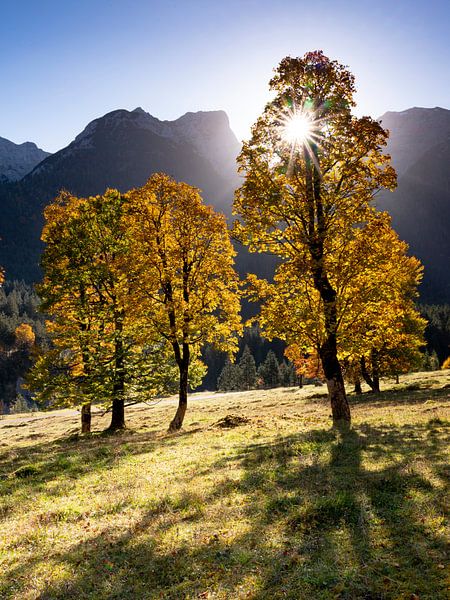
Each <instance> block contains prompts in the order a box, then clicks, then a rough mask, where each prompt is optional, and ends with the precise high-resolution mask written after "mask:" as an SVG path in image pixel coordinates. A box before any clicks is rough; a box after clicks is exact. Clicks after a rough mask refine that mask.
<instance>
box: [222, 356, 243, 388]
mask: <svg viewBox="0 0 450 600" xmlns="http://www.w3.org/2000/svg"><path fill="white" fill-rule="evenodd" d="M217 389H218V390H219V391H221V392H238V391H240V390H242V389H244V379H243V374H242V370H241V368H240V367H239V365H236V364H233V363H232V362H231V361H230V360H227V362H226V363H225V365H224V367H223V369H222V371H221V373H220V375H219V378H218V380H217Z"/></svg>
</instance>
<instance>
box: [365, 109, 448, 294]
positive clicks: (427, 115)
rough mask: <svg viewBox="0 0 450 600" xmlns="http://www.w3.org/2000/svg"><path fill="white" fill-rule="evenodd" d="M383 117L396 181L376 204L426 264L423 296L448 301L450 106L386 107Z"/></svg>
mask: <svg viewBox="0 0 450 600" xmlns="http://www.w3.org/2000/svg"><path fill="white" fill-rule="evenodd" d="M381 122H382V125H383V127H386V128H387V129H389V131H390V139H389V144H388V148H387V151H388V152H389V153H390V154H391V156H392V159H393V164H394V167H395V168H396V170H397V175H398V186H397V189H396V190H395V192H393V193H388V192H383V193H380V194H379V196H378V197H377V206H378V207H379V208H380V209H382V210H387V211H388V212H389V213H390V214H391V216H392V225H393V227H394V228H395V229H396V231H397V232H398V234H399V236H400V237H401V238H402V239H404V240H406V241H407V242H408V244H409V247H410V252H411V254H414V255H415V256H417V257H418V258H419V259H420V260H421V261H422V263H423V264H424V267H425V271H424V280H423V284H422V285H421V289H420V294H421V300H422V301H424V302H435V303H442V302H450V273H449V266H450V110H446V109H443V108H417V107H416V108H411V109H409V110H405V111H403V112H398V113H396V112H388V113H386V114H385V115H383V116H382V117H381Z"/></svg>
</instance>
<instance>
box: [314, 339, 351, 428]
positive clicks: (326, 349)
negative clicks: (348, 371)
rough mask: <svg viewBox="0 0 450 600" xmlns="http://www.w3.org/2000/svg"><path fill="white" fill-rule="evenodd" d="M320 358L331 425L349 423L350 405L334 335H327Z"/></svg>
mask: <svg viewBox="0 0 450 600" xmlns="http://www.w3.org/2000/svg"><path fill="white" fill-rule="evenodd" d="M320 358H321V361H322V367H323V371H324V373H325V379H326V382H327V388H328V398H329V400H330V404H331V412H332V416H333V425H338V426H339V425H340V424H341V423H343V422H346V423H348V424H349V423H350V421H351V417H350V407H349V405H348V401H347V395H346V393H345V386H344V378H343V377H342V370H341V365H340V363H339V360H338V358H337V346H336V336H335V335H329V336H328V339H327V340H326V342H325V343H324V344H322V347H321V348H320Z"/></svg>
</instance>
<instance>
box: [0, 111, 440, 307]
mask: <svg viewBox="0 0 450 600" xmlns="http://www.w3.org/2000/svg"><path fill="white" fill-rule="evenodd" d="M381 121H382V125H383V126H384V127H386V128H388V129H389V130H390V140H389V145H388V149H387V151H388V152H390V153H391V155H392V158H393V163H394V166H395V167H396V169H397V172H398V176H399V177H398V188H397V190H396V191H395V192H394V193H389V192H382V193H380V194H379V195H377V204H378V207H379V208H380V209H382V210H387V211H388V212H389V213H390V214H391V215H392V222H393V226H394V227H395V229H396V230H397V231H398V233H399V235H400V237H401V238H402V239H404V240H406V241H407V242H408V243H409V245H410V251H411V253H412V254H414V255H416V256H417V257H418V258H420V260H421V261H422V262H423V264H424V266H425V276H424V283H423V284H422V286H421V300H422V301H423V302H429V303H433V302H434V303H443V302H450V275H449V272H448V269H449V264H450V235H449V233H450V232H449V229H450V218H449V217H450V170H449V164H450V111H449V110H446V109H443V108H411V109H409V110H406V111H403V112H388V113H386V114H385V115H383V116H382V117H381ZM239 150H240V144H239V142H238V140H237V139H236V137H235V135H234V134H233V132H232V131H231V129H230V126H229V123H228V118H227V115H226V114H225V113H224V112H222V111H213V112H195V113H187V114H185V115H183V116H182V117H180V118H179V119H176V120H175V121H160V120H159V119H157V118H155V117H153V116H152V115H150V114H148V113H146V112H145V111H143V110H142V109H141V108H137V109H135V110H133V111H127V110H116V111H113V112H111V113H108V114H107V115H104V116H103V117H100V118H98V119H95V120H94V121H92V122H91V123H89V125H88V126H87V127H86V128H85V129H84V131H82V132H81V133H80V134H79V135H78V136H77V137H76V138H75V140H74V141H73V142H72V143H71V144H69V145H68V146H67V147H66V148H63V149H62V150H60V151H59V152H57V153H56V154H53V155H51V156H48V157H47V158H45V160H43V161H42V162H41V163H40V164H39V165H37V166H36V167H35V168H34V169H33V170H32V171H31V172H30V173H28V174H27V175H26V176H25V177H23V178H22V179H21V180H20V181H16V182H8V183H5V184H3V185H0V205H1V211H0V236H1V238H2V241H1V242H0V265H2V266H3V267H5V269H6V274H7V277H8V278H24V279H25V280H27V281H36V280H38V279H39V278H40V273H39V268H38V260H39V255H40V252H41V250H42V245H41V242H40V241H39V236H40V232H41V229H42V224H43V217H42V210H43V208H44V206H45V205H46V204H48V202H49V201H51V200H52V198H54V197H55V196H56V195H57V193H58V191H59V190H60V189H62V188H65V189H68V190H69V191H71V192H73V193H74V194H78V195H92V194H99V193H102V192H103V191H104V190H105V188H107V187H116V188H119V189H120V190H122V191H126V190H128V189H130V188H132V187H135V186H139V185H142V184H143V183H144V182H145V181H146V180H147V178H148V177H149V176H150V175H151V174H152V173H154V172H157V171H163V172H166V173H168V174H169V175H172V176H173V177H174V178H175V179H177V180H181V181H186V182H187V183H190V184H192V185H195V186H197V187H199V188H200V189H201V190H202V194H203V197H204V199H205V201H206V202H207V203H209V204H212V205H213V206H214V207H215V208H217V209H218V210H220V211H222V212H224V213H225V214H226V215H227V216H230V213H231V204H232V198H233V192H234V189H236V187H238V185H239V181H240V180H239V177H238V175H237V173H236V162H235V159H236V155H237V154H238V152H239ZM273 264H274V260H273V258H272V257H268V256H262V255H257V254H256V255H255V254H253V255H250V254H249V253H248V252H247V251H246V250H245V249H242V248H240V249H239V255H238V258H237V266H238V270H239V271H240V272H241V273H246V272H258V273H260V274H261V275H263V276H268V275H269V274H270V272H271V270H272V268H273Z"/></svg>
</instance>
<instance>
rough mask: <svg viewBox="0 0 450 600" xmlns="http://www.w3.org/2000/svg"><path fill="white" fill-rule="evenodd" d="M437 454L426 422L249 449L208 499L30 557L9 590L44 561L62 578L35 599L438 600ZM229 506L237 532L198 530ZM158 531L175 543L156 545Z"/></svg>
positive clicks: (441, 545)
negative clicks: (186, 531)
mask: <svg viewBox="0 0 450 600" xmlns="http://www.w3.org/2000/svg"><path fill="white" fill-rule="evenodd" d="M444 453H445V439H444V431H443V428H442V427H441V426H440V425H439V424H434V425H433V424H432V423H431V424H427V425H416V426H414V427H409V426H403V427H401V426H399V427H394V426H390V425H386V426H379V427H374V426H372V425H368V424H363V425H361V426H359V428H358V429H356V430H351V431H349V432H346V433H337V432H333V431H325V430H315V431H312V432H310V433H306V434H299V435H291V436H285V437H280V438H279V439H277V440H276V442H274V443H272V444H250V445H247V446H246V447H244V448H243V449H241V450H239V451H238V452H237V453H236V454H235V455H234V456H230V457H227V458H225V459H221V460H219V461H217V463H216V464H215V465H213V467H212V471H213V472H214V473H215V475H216V476H217V477H218V478H219V479H220V482H219V483H217V485H215V486H214V488H213V489H212V491H211V492H210V493H209V495H208V496H207V497H206V498H203V499H201V500H199V498H198V497H196V494H195V491H194V490H193V491H191V492H190V493H188V494H186V497H185V498H184V499H183V498H181V499H178V501H177V502H174V501H173V499H172V500H170V499H168V500H167V501H165V503H164V502H163V503H161V504H159V505H155V506H154V507H152V509H150V510H147V511H146V512H145V513H144V514H143V516H142V518H141V520H140V521H139V522H137V523H134V524H133V525H132V526H130V528H129V529H128V530H127V531H126V532H125V533H124V532H123V530H121V531H116V530H114V528H111V529H110V530H108V531H104V532H102V533H101V534H100V535H93V536H92V537H90V539H88V540H84V541H83V542H81V543H79V544H75V545H73V546H72V547H71V548H70V549H69V550H67V551H65V552H64V553H59V554H55V555H52V556H50V557H46V556H42V555H41V556H40V555H38V554H34V555H33V556H32V558H31V559H30V561H29V563H28V564H25V565H24V564H21V565H20V566H19V567H17V569H16V570H11V571H10V572H9V574H8V576H9V581H10V582H11V581H14V580H15V579H17V577H18V576H19V574H20V573H23V572H24V571H25V572H26V571H28V572H30V571H33V570H34V569H39V565H40V564H41V563H43V562H45V561H49V562H50V563H51V565H52V569H54V572H56V573H58V572H61V570H62V572H64V573H66V575H65V576H62V577H61V578H60V581H59V582H56V581H53V582H49V584H48V585H47V587H46V589H45V590H44V591H42V593H40V595H39V596H38V598H39V599H40V600H53V599H57V598H61V599H62V598H77V599H83V598H95V599H109V600H112V599H126V598H133V599H141V598H142V599H145V598H148V599H150V598H165V599H167V600H169V599H173V600H179V599H184V598H185V599H187V598H201V597H208V595H207V594H208V593H209V592H210V593H211V594H216V595H217V597H220V598H229V599H235V598H244V597H246V598H252V599H253V600H268V599H278V598H280V599H281V598H291V599H297V600H303V599H304V600H316V599H317V600H320V599H330V600H331V599H335V598H340V599H346V600H350V599H355V600H356V599H359V600H388V599H392V600H394V599H399V598H410V596H411V594H417V595H418V596H419V597H420V599H421V600H441V599H442V600H443V599H444V598H447V595H446V591H445V588H444V582H443V570H442V568H441V567H442V563H443V561H444V553H445V541H444V540H443V539H442V537H441V534H440V533H439V524H436V526H433V527H432V526H431V525H432V524H433V523H434V521H433V519H434V520H436V519H438V518H439V514H440V511H441V502H442V501H443V498H444V496H443V494H444V489H443V487H442V486H440V485H438V484H437V481H438V482H443V472H442V471H441V468H442V465H443V461H444ZM425 463H426V465H427V469H424V468H422V467H423V464H425ZM230 466H233V467H235V468H236V467H237V468H240V469H241V470H240V474H241V475H240V477H239V478H230V477H227V473H228V472H229V467H230ZM427 474H428V476H427ZM435 477H436V478H437V479H436V478H435ZM237 501H239V502H240V506H241V511H242V515H241V520H242V522H243V523H245V527H244V528H243V531H239V532H238V533H237V535H234V536H231V537H227V536H226V534H224V533H223V532H222V531H218V532H217V533H214V534H212V535H211V532H209V531H202V519H203V514H204V513H203V511H204V510H208V509H209V507H210V506H216V505H219V506H220V507H222V508H221V510H222V515H223V519H224V522H223V527H224V528H225V529H226V528H227V527H230V528H231V526H229V525H228V523H227V521H226V518H227V510H228V508H227V507H229V506H233V503H234V502H237ZM187 521H189V522H190V523H192V524H193V525H195V527H193V528H192V530H191V533H190V537H189V536H188V537H186V535H184V536H182V537H179V538H178V537H177V532H178V528H179V527H180V528H181V527H182V526H183V524H185V523H186V522H187ZM167 531H170V532H171V533H172V534H173V538H172V542H171V544H170V547H167V543H166V544H165V545H164V546H163V545H162V544H161V536H162V535H164V533H166V532H167ZM8 589H9V590H10V589H11V588H6V587H5V588H4V590H3V591H4V593H5V594H7V593H9V592H8ZM0 592H1V590H0ZM5 597H8V596H7V595H5ZM18 597H19V596H18ZM210 597H216V596H214V595H211V596H210Z"/></svg>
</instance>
